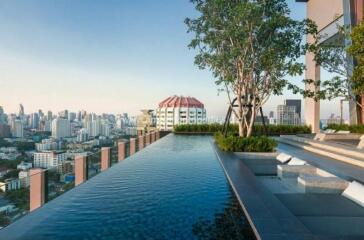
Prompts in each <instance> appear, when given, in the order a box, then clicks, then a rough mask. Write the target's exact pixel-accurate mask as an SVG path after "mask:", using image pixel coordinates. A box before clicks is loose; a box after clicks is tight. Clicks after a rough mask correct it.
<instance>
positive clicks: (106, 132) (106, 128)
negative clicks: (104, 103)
mask: <svg viewBox="0 0 364 240" xmlns="http://www.w3.org/2000/svg"><path fill="white" fill-rule="evenodd" d="M110 129H111V128H110V125H109V124H107V123H103V124H101V135H102V136H105V137H109V136H110V131H111V130H110Z"/></svg>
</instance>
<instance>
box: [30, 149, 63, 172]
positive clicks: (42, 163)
mask: <svg viewBox="0 0 364 240" xmlns="http://www.w3.org/2000/svg"><path fill="white" fill-rule="evenodd" d="M66 159H67V155H66V153H65V152H64V151H44V152H37V153H34V167H35V168H38V167H39V168H52V167H56V166H59V165H61V164H62V162H64V161H65V160H66Z"/></svg>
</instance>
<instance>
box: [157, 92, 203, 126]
mask: <svg viewBox="0 0 364 240" xmlns="http://www.w3.org/2000/svg"><path fill="white" fill-rule="evenodd" d="M203 123H206V110H205V106H204V104H203V103H201V102H200V101H199V100H197V99H196V98H194V97H184V96H171V97H169V98H167V99H165V100H163V101H162V102H160V103H159V106H158V108H157V128H158V129H159V130H173V127H174V126H175V125H180V124H203Z"/></svg>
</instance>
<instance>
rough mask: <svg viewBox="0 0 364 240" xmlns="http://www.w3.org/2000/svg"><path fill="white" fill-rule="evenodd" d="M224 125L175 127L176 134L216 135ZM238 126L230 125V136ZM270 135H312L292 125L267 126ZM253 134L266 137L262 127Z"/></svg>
mask: <svg viewBox="0 0 364 240" xmlns="http://www.w3.org/2000/svg"><path fill="white" fill-rule="evenodd" d="M222 129H223V125H221V124H186V125H178V126H175V128H174V132H175V133H215V132H219V131H222ZM238 129H239V128H238V125H237V124H230V125H229V129H228V132H229V133H230V134H237V133H238ZM267 131H268V135H270V136H277V135H291V134H305V133H311V129H310V127H308V126H292V125H267ZM253 134H254V135H255V136H259V135H264V128H263V126H262V125H255V126H254V130H253Z"/></svg>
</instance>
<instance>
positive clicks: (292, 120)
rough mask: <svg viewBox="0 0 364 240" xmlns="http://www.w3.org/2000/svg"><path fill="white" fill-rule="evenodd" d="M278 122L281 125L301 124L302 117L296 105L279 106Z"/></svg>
mask: <svg viewBox="0 0 364 240" xmlns="http://www.w3.org/2000/svg"><path fill="white" fill-rule="evenodd" d="M277 124H279V125H299V124H300V118H299V116H298V114H297V112H296V107H295V106H287V105H278V106H277Z"/></svg>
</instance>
